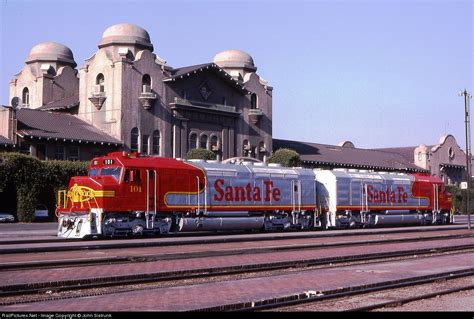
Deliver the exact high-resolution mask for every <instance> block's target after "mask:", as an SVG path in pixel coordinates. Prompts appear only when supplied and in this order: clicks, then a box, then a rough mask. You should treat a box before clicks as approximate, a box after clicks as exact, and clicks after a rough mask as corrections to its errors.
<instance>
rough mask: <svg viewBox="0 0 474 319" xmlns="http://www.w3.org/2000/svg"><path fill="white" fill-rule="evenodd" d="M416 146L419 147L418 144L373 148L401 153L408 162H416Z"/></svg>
mask: <svg viewBox="0 0 474 319" xmlns="http://www.w3.org/2000/svg"><path fill="white" fill-rule="evenodd" d="M415 148H417V146H407V147H390V148H374V149H373V150H374V151H381V152H389V153H395V154H399V155H400V156H403V157H404V158H405V159H406V161H407V162H409V163H412V164H414V163H415V155H414V152H415Z"/></svg>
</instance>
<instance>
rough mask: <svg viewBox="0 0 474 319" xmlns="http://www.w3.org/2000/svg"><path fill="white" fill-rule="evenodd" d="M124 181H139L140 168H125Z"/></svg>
mask: <svg viewBox="0 0 474 319" xmlns="http://www.w3.org/2000/svg"><path fill="white" fill-rule="evenodd" d="M123 181H124V182H125V183H129V182H133V183H141V178H140V170H139V169H126V170H125V174H124V177H123Z"/></svg>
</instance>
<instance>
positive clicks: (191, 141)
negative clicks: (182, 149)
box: [188, 133, 197, 149]
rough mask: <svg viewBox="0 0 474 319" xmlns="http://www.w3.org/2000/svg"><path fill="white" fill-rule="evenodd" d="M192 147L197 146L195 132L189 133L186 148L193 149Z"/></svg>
mask: <svg viewBox="0 0 474 319" xmlns="http://www.w3.org/2000/svg"><path fill="white" fill-rule="evenodd" d="M193 148H197V134H196V133H191V134H190V135H189V145H188V149H193Z"/></svg>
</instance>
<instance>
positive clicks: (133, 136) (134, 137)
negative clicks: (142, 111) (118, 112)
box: [130, 127, 139, 152]
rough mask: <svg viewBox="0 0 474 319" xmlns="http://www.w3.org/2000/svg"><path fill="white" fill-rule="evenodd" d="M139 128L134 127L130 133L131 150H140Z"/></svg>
mask: <svg viewBox="0 0 474 319" xmlns="http://www.w3.org/2000/svg"><path fill="white" fill-rule="evenodd" d="M138 135H139V132H138V128H136V127H134V128H132V131H131V133H130V151H131V152H138Z"/></svg>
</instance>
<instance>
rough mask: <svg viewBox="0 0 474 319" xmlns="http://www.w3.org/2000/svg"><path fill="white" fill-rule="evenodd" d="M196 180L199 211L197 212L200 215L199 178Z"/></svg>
mask: <svg viewBox="0 0 474 319" xmlns="http://www.w3.org/2000/svg"><path fill="white" fill-rule="evenodd" d="M196 179H197V210H196V213H197V214H199V210H200V205H199V204H200V203H199V176H196Z"/></svg>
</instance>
